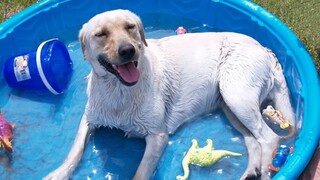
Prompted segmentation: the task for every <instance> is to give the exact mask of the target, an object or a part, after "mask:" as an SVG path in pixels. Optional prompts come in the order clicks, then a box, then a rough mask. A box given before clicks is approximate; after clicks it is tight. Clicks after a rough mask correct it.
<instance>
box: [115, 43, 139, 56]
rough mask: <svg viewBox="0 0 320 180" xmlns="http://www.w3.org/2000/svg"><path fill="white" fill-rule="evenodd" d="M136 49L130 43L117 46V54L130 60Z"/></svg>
mask: <svg viewBox="0 0 320 180" xmlns="http://www.w3.org/2000/svg"><path fill="white" fill-rule="evenodd" d="M135 53H136V50H135V48H134V46H133V45H132V44H125V45H122V46H120V47H119V49H118V54H119V56H120V57H121V58H122V59H123V60H131V59H132V57H133V56H134V54H135Z"/></svg>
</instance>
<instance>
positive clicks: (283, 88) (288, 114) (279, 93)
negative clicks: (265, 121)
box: [268, 57, 295, 138]
mask: <svg viewBox="0 0 320 180" xmlns="http://www.w3.org/2000/svg"><path fill="white" fill-rule="evenodd" d="M274 58H275V57H274ZM276 62H277V61H276ZM274 77H275V78H274V87H273V89H272V90H271V92H270V93H269V97H268V99H271V100H272V101H273V102H274V105H275V108H276V109H277V110H279V111H280V112H281V113H282V115H283V118H284V119H285V120H288V121H289V123H290V133H289V134H288V135H287V136H285V137H284V138H288V137H290V136H292V135H294V133H295V115H294V111H293V109H292V106H291V102H290V94H289V89H288V86H287V83H286V80H285V78H284V75H283V73H282V68H281V65H280V64H279V63H276V66H275V72H274Z"/></svg>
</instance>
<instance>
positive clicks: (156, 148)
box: [133, 132, 168, 180]
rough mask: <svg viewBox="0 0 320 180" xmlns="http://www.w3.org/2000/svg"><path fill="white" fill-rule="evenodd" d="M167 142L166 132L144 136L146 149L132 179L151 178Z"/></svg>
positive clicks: (142, 179)
mask: <svg viewBox="0 0 320 180" xmlns="http://www.w3.org/2000/svg"><path fill="white" fill-rule="evenodd" d="M167 143H168V134H167V133H163V132H162V133H159V134H152V135H148V136H147V137H146V149H145V151H144V154H143V158H142V161H141V163H140V165H139V167H138V170H137V172H136V174H135V176H134V178H133V179H134V180H149V179H151V177H152V175H153V173H154V170H155V169H156V167H157V164H158V162H159V159H160V157H161V155H162V153H163V150H164V149H165V147H166V146H167Z"/></svg>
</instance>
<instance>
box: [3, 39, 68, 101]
mask: <svg viewBox="0 0 320 180" xmlns="http://www.w3.org/2000/svg"><path fill="white" fill-rule="evenodd" d="M71 73H72V61H71V58H70V56H69V53H68V50H67V48H66V47H65V45H64V44H63V43H62V42H61V41H59V40H58V39H50V40H47V41H44V42H42V43H41V44H40V45H39V46H38V48H37V50H36V51H31V52H28V53H23V54H19V55H16V56H12V57H10V58H8V59H7V61H6V63H5V66H4V77H5V79H6V81H7V83H8V85H9V86H10V87H11V88H17V89H32V90H45V91H50V92H51V93H52V94H55V95H58V94H61V93H63V91H64V90H65V89H66V88H67V86H68V83H69V81H70V77H71Z"/></svg>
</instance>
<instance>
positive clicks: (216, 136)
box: [0, 25, 248, 180]
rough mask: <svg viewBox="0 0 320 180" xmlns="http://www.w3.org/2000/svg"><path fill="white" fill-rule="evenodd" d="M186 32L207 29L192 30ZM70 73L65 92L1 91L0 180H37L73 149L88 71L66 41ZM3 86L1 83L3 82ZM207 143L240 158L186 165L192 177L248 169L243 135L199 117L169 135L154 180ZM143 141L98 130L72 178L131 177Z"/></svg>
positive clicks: (220, 118) (154, 32) (213, 116)
mask: <svg viewBox="0 0 320 180" xmlns="http://www.w3.org/2000/svg"><path fill="white" fill-rule="evenodd" d="M145 29H146V37H147V38H160V37H164V36H169V35H175V29H173V28H172V27H168V28H166V29H157V28H155V27H153V26H146V27H145ZM188 30H189V32H199V31H211V30H212V29H211V28H210V27H208V26H205V25H204V26H202V25H198V26H193V27H191V28H189V29H188ZM66 45H67V46H68V50H69V53H70V56H71V59H72V60H73V63H74V72H73V75H72V79H71V82H70V84H69V87H68V89H67V91H66V92H65V93H64V94H62V95H59V96H53V95H51V94H49V93H46V92H37V91H30V90H10V89H9V88H4V89H2V92H0V93H1V99H0V106H1V111H2V113H3V114H4V116H5V117H7V119H8V121H10V122H12V123H14V124H16V129H15V130H14V138H15V139H14V142H13V146H14V153H13V154H11V155H8V154H6V153H3V152H1V153H0V179H41V177H43V176H44V175H46V174H47V173H49V172H50V171H51V170H53V169H55V168H56V167H58V166H59V165H60V164H61V163H62V162H63V160H64V159H65V157H66V155H67V153H68V152H69V150H70V147H71V145H72V142H73V139H74V136H75V133H76V131H77V127H78V124H79V122H80V119H81V116H82V113H83V109H84V106H85V103H86V93H85V92H86V76H87V75H88V73H89V71H90V66H89V63H88V62H87V61H84V60H83V55H82V52H81V48H80V45H79V43H78V41H70V42H67V43H66ZM4 83H5V82H1V84H4ZM208 138H210V139H212V140H213V144H214V148H215V149H224V150H230V151H234V152H237V153H241V154H243V155H242V156H241V157H225V158H223V159H221V160H220V161H219V162H217V163H216V164H214V165H213V166H211V167H207V168H200V167H197V166H190V168H191V169H190V170H191V175H190V177H191V178H192V179H212V178H214V179H239V177H240V176H241V175H242V173H243V172H244V170H245V168H246V165H247V158H248V156H247V151H246V147H245V146H244V141H243V137H242V136H241V135H240V134H239V133H238V132H237V131H236V130H235V129H233V128H232V127H231V126H230V124H229V122H228V121H227V120H226V118H225V116H224V115H223V114H222V113H221V112H213V113H210V114H207V115H206V116H203V117H199V118H198V119H197V120H196V121H193V122H191V123H188V124H186V125H184V126H182V127H181V128H180V129H179V130H178V131H177V132H176V133H175V134H174V135H172V136H171V137H170V141H169V144H168V146H167V148H166V150H165V152H164V155H163V156H162V158H161V161H160V163H159V165H158V169H157V171H156V174H155V179H175V177H176V176H177V175H183V170H182V165H181V163H182V159H183V157H184V155H185V153H186V152H187V151H188V149H189V147H190V146H191V140H192V139H197V140H198V142H199V146H200V147H202V146H205V145H206V139H208ZM144 148H145V142H144V140H142V139H128V138H126V137H124V134H123V132H121V131H119V130H111V129H109V128H100V129H98V130H97V131H96V132H95V133H94V134H93V135H92V136H91V138H90V140H89V141H88V144H87V146H86V149H85V152H84V155H83V157H82V159H81V161H80V165H79V166H78V168H77V169H76V171H75V173H74V174H73V176H72V177H73V179H121V180H122V179H131V178H132V176H133V175H134V173H135V171H136V168H137V167H138V164H139V162H140V160H141V158H142V155H143V152H144Z"/></svg>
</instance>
